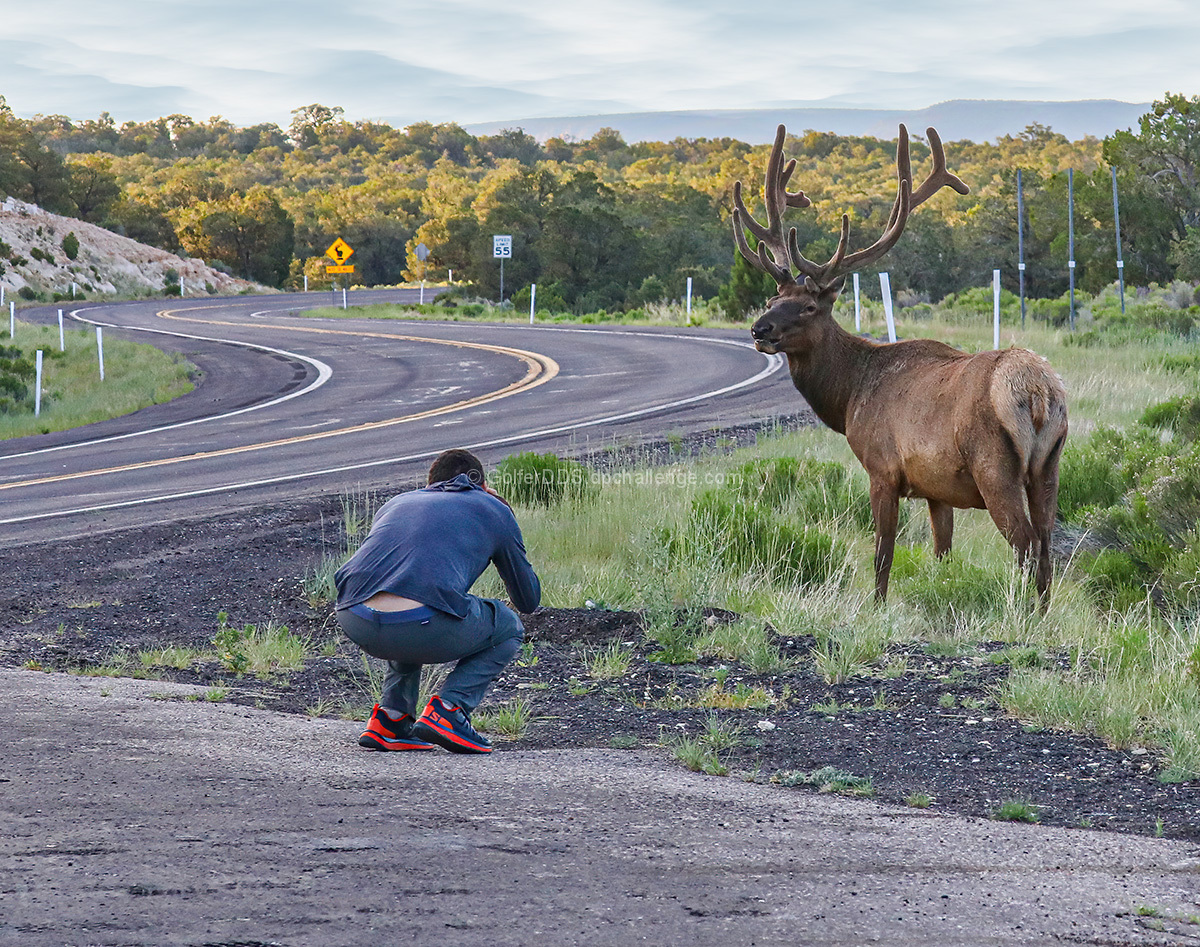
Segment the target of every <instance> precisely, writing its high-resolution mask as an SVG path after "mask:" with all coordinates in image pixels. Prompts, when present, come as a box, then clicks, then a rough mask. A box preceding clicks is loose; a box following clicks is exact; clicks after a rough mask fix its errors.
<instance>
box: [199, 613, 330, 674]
mask: <svg viewBox="0 0 1200 947" xmlns="http://www.w3.org/2000/svg"><path fill="white" fill-rule="evenodd" d="M310 646H311V642H310V640H309V639H308V638H307V637H303V638H302V637H300V636H298V635H294V634H292V633H291V632H290V631H289V630H288V627H287V625H281V624H279V623H277V622H273V621H269V622H267V623H266V624H264V625H262V626H261V627H260V626H258V625H254V624H250V623H247V624H245V625H243V626H242V627H241V628H237V627H234V626H233V625H230V624H229V622H228V616H227V615H226V613H225V612H220V613H218V615H217V632H216V634H215V635H214V636H213V647H214V648H215V649H216V654H217V658H218V659H219V660H220V661H221V663H222V664H224V665H225V667H226V668H227V669H228V670H230V671H233V672H234V673H235V674H237V675H238V676H241V675H242V674H246V673H250V674H256V675H260V676H263V675H268V676H269V675H286V674H287V672H289V671H299V670H301V669H302V668H303V667H304V662H305V660H306V659H307V658H308V657H309V653H310V650H311V647H310Z"/></svg>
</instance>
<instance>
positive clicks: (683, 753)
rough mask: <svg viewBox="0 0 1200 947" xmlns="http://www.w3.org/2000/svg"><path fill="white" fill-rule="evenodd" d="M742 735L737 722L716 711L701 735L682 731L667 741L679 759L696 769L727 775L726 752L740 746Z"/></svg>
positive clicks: (689, 767)
mask: <svg viewBox="0 0 1200 947" xmlns="http://www.w3.org/2000/svg"><path fill="white" fill-rule="evenodd" d="M740 734H741V728H740V727H739V726H738V725H737V724H735V723H733V722H731V721H727V720H722V719H721V718H720V717H718V716H717V715H716V714H709V716H708V717H707V718H706V719H705V721H704V729H703V730H701V731H700V732H698V733H697V734H695V735H692V734H689V733H688V732H687V731H686V730H681V731H679V732H678V733H675V734H672V735H671V736H669V737H667V738H665V739H664V741H663V742H664V743H665V744H666V745H667V746H668V747H669V748H670V750H671V753H672V755H673V756H674V757H675V759H677V760H678V761H679V762H681V763H682V764H683V765H684V766H686V767H687V768H688V769H690V770H691V771H692V772H695V773H706V774H707V775H709V776H727V775H728V774H729V766H728V765H727V764H726V761H725V760H726V755H727V754H728V751H729V750H731V749H732V748H733V747H735V746H737V745H738V743H739V742H740Z"/></svg>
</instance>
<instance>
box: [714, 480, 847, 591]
mask: <svg viewBox="0 0 1200 947" xmlns="http://www.w3.org/2000/svg"><path fill="white" fill-rule="evenodd" d="M691 530H692V535H693V541H696V540H698V541H700V542H703V543H704V544H705V545H706V546H709V547H710V548H711V549H712V551H713V552H714V553H715V554H716V556H717V558H718V559H720V561H722V562H723V563H724V564H725V565H727V566H729V567H731V568H733V569H737V570H739V571H741V572H746V573H760V574H764V575H768V576H770V577H771V578H772V579H774V580H775V581H778V582H785V583H790V584H798V585H818V584H820V583H823V582H825V581H827V580H828V579H829V578H830V577H831V576H832V575H833V574H834V572H835V570H836V569H837V567H839V566H840V565H841V563H842V562H843V561H844V559H845V555H846V553H845V550H844V549H842V548H841V547H840V545H839V544H836V543H835V542H834V540H833V539H832V537H830V536H829V535H828V534H827V533H825V532H823V531H822V530H820V529H818V528H817V527H815V526H809V525H806V524H803V523H800V522H797V520H796V519H794V518H792V517H789V516H782V515H780V512H779V511H778V510H776V509H774V508H770V507H768V506H765V505H763V504H761V503H756V502H753V501H750V500H747V499H745V498H744V497H738V496H731V495H730V493H729V492H728V491H721V490H710V491H708V492H706V493H702V494H700V495H699V496H697V497H696V498H695V499H694V500H693V501H692V512H691Z"/></svg>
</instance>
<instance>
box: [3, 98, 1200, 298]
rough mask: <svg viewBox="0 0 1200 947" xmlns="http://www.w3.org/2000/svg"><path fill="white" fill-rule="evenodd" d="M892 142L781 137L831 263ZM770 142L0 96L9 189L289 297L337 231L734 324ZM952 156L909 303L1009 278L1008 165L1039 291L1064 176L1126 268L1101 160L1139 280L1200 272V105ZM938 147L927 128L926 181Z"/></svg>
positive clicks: (380, 278)
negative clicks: (44, 108) (748, 217)
mask: <svg viewBox="0 0 1200 947" xmlns="http://www.w3.org/2000/svg"><path fill="white" fill-rule="evenodd" d="M895 148H896V143H895V141H894V140H893V141H883V140H878V139H874V138H855V137H845V136H837V135H833V134H827V133H822V132H815V131H805V132H803V133H802V134H800V135H798V136H793V137H791V138H789V140H788V143H787V146H786V149H787V153H788V155H789V156H794V157H796V158H797V159H798V167H797V170H796V173H795V175H794V176H793V178H792V181H793V186H799V187H801V188H802V189H803V190H804V191H805V192H806V193H807V194H808V195H809V197H810V198H812V201H813V206H812V207H810V208H808V209H806V210H803V211H792V216H791V219H790V220H789V223H790V224H791V225H794V226H795V227H796V228H797V231H798V236H799V244H800V246H801V248H802V249H803V251H804V253H805V255H806V256H809V257H810V258H818V257H819V258H821V259H824V258H827V257H828V256H829V255H830V254H832V252H833V249H834V247H835V244H836V235H837V232H838V227H839V222H840V218H841V215H842V214H843V213H847V214H849V215H850V218H851V221H852V240H855V241H856V242H857V243H859V244H865V243H869V242H871V241H873V240H874V239H875V238H876V237H877V236H878V234H879V233H880V232H881V231H882V229H883V227H884V225H885V223H886V219H887V215H888V213H889V211H890V209H891V204H892V200H893V197H894V195H895V167H894V161H895ZM767 150H768V149H767V147H766V146H754V147H751V146H750V145H747V144H745V143H743V142H739V141H735V140H733V139H711V140H710V139H697V140H690V139H676V140H675V141H671V142H654V143H639V144H627V143H626V142H625V141H623V140H622V138H621V136H620V135H619V134H618V133H617V132H615V131H613V130H612V129H603V130H601V131H600V132H598V133H597V134H596V135H595V136H593V137H592V138H590V139H588V140H586V141H564V140H560V139H550V140H549V141H547V142H545V143H544V144H542V143H539V142H538V141H536V140H535V139H533V138H532V137H530V136H529V135H527V134H525V133H524V132H522V131H521V130H519V129H512V130H506V131H503V132H501V133H500V134H497V135H492V136H480V137H476V136H473V135H471V134H469V133H468V132H466V131H465V130H464V129H462V128H460V127H459V126H457V125H454V124H442V125H434V124H429V123H418V124H415V125H410V126H408V127H407V128H404V129H397V128H393V127H391V126H389V125H385V124H377V123H372V122H349V121H346V120H345V119H344V117H343V113H342V110H341V109H340V108H332V107H327V106H324V105H319V104H314V105H308V106H305V107H303V108H298V109H296V110H295V111H294V112H293V115H292V122H291V124H290V125H289V127H288V128H287V129H282V128H279V127H278V126H277V125H274V124H263V125H254V126H250V127H246V128H239V127H236V126H234V125H233V124H231V123H230V122H227V121H225V120H224V119H222V118H220V117H215V118H211V119H209V120H208V121H196V120H194V119H192V118H190V117H188V116H186V115H169V116H166V117H165V118H160V119H157V120H155V121H152V122H126V123H124V124H122V125H117V123H116V122H115V121H114V120H113V119H112V117H111V116H109V115H108V114H107V113H104V114H101V115H100V117H99V118H97V119H94V120H84V121H73V120H71V119H69V118H66V117H65V116H61V115H50V116H37V117H35V118H33V119H29V120H25V119H19V118H17V117H15V116H14V115H13V113H12V111H11V110H10V109H9V108H8V106H7V104H6V103H5V102H4V99H3V97H2V96H0V193H3V194H10V195H13V196H16V197H19V198H21V199H23V200H28V201H31V202H33V203H36V204H38V205H40V206H42V207H43V208H45V209H47V210H50V211H54V212H57V213H61V214H66V215H69V216H75V217H79V218H82V219H83V220H87V221H91V222H93V223H97V224H100V225H102V226H104V227H107V228H109V229H111V230H114V231H116V232H119V233H123V234H126V235H128V236H130V237H134V238H136V239H137V240H141V241H143V242H146V243H149V244H153V245H155V246H158V247H162V248H164V249H167V250H171V251H175V252H181V253H184V254H186V255H188V256H195V257H201V258H203V259H205V260H206V261H208V262H210V263H212V264H214V265H218V266H221V267H224V268H227V269H228V270H229V271H230V272H233V273H235V274H237V275H238V276H243V277H246V278H249V279H253V280H256V281H259V282H262V283H267V284H270V285H275V286H295V285H298V284H299V283H300V281H301V280H302V279H303V276H304V275H305V274H307V275H308V276H309V277H310V281H311V280H316V281H318V282H316V283H314V284H313V285H320V282H319V281H320V280H321V279H322V278H323V273H324V267H323V263H322V255H323V253H324V251H325V248H326V247H327V246H328V245H329V244H330V242H332V240H333V239H334V238H336V237H339V236H340V237H342V238H343V239H345V240H346V241H347V242H348V243H349V244H350V245H351V246H352V247H354V249H355V251H356V254H355V257H354V260H353V262H354V263H355V264H356V272H355V275H354V280H355V282H358V283H361V284H364V285H380V284H394V283H397V282H401V281H403V280H406V279H420V278H427V279H430V280H438V279H445V278H446V276H447V273H448V271H453V274H454V278H455V281H456V282H458V281H468V282H471V283H474V284H475V286H476V288H477V291H478V293H479V294H480V295H481V296H484V297H490V298H493V299H494V298H496V296H497V294H498V292H499V269H498V266H497V261H496V260H494V259H493V257H492V236H493V235H494V234H511V235H512V237H513V256H512V258H511V259H510V260H508V261H507V262H506V271H505V289H506V291H507V292H508V293H510V294H511V292H513V291H516V290H519V289H520V288H522V287H524V286H527V285H528V284H529V283H530V282H536V283H537V284H538V299H539V300H540V301H542V302H543V303H545V304H547V305H548V306H551V305H553V306H561V307H563V308H565V309H570V310H574V311H577V312H589V311H596V310H600V309H605V310H608V311H616V310H621V309H627V308H630V307H633V306H637V305H641V304H644V303H646V302H654V301H659V300H662V299H671V298H679V297H680V296H681V295H682V294H683V292H684V286H685V284H686V281H687V278H688V277H691V278H692V280H693V290H694V292H695V293H696V294H698V295H699V296H702V297H705V298H714V297H720V298H721V300H722V302H723V304H724V305H725V308H726V310H727V311H728V312H729V313H730V314H731V315H738V314H740V313H741V312H742V311H744V310H745V309H747V308H749V307H752V306H754V305H757V304H759V303H760V302H761V301H762V300H763V299H764V298H765V297H766V295H767V294H768V293H769V292H770V291H772V290H773V288H774V287H773V284H770V283H766V282H765V281H764V278H763V277H762V276H761V275H760V274H758V273H757V272H754V271H752V270H750V269H749V268H748V267H746V266H745V265H744V264H743V263H742V262H741V261H740V260H735V254H734V250H733V239H732V235H731V233H730V230H729V213H730V206H731V195H732V191H733V184H734V181H736V180H739V179H740V180H742V181H743V182H745V184H746V186H747V190H748V191H749V192H751V193H758V191H759V189H760V188H761V183H762V176H763V170H764V167H765V164H766V157H767ZM946 153H947V157H948V161H949V165H950V167H951V169H952V170H954V171H955V172H956V173H957V174H958V175H959V176H960V177H961V178H962V179H963V180H964V181H966V182H967V183H968V184H969V185H970V186H971V194H969V195H967V196H959V195H957V194H954V193H951V192H949V191H948V190H943V191H942V192H941V193H939V194H938V195H937V196H936V197H934V198H933V199H931V200H930V201H929V203H928V204H926V205H925V206H923V207H922V208H921V209H920V210H919V211H917V212H916V213H915V214H914V215H913V216H912V218H911V220H910V221H909V224H908V227H907V230H906V232H905V235H904V237H903V238H902V239H901V241H900V243H899V244H898V246H897V247H896V248H895V249H894V250H893V251H892V252H891V254H890V255H889V256H888V257H887V258H886V259H885V261H884V268H886V269H887V270H888V271H889V273H890V274H891V282H892V286H893V287H894V289H895V290H897V291H898V294H899V296H900V298H901V299H902V300H905V299H907V300H918V299H920V300H931V301H937V300H939V299H941V298H942V297H943V296H945V295H946V294H948V293H950V292H956V291H959V290H962V289H964V288H967V287H971V286H980V285H984V284H987V283H988V282H989V281H990V279H991V271H992V270H993V269H994V268H997V267H998V268H1000V269H1001V270H1002V273H1003V278H1004V280H1005V283H1006V285H1008V286H1009V287H1010V288H1013V289H1015V288H1016V280H1017V266H1016V263H1017V229H1016V228H1017V213H1016V205H1017V194H1016V172H1017V169H1018V168H1019V169H1022V172H1023V173H1022V179H1023V185H1024V187H1023V190H1024V203H1025V208H1026V226H1025V248H1026V254H1025V256H1026V261H1027V270H1026V291H1027V292H1028V293H1029V294H1030V295H1032V296H1041V297H1055V296H1058V295H1061V294H1062V292H1063V291H1064V290H1065V289H1066V287H1067V280H1068V275H1067V273H1068V270H1067V256H1068V253H1067V193H1066V192H1067V170H1068V169H1073V170H1074V185H1075V244H1076V249H1075V256H1076V259H1077V261H1078V263H1077V269H1076V280H1077V284H1078V285H1079V286H1080V287H1081V288H1083V289H1088V290H1096V289H1098V288H1100V287H1101V286H1104V285H1106V284H1108V283H1110V282H1112V281H1113V280H1114V279H1115V278H1116V267H1115V258H1116V247H1115V236H1114V225H1113V205H1112V179H1111V176H1110V175H1111V171H1110V168H1115V169H1116V174H1117V181H1118V185H1119V188H1120V194H1121V236H1122V241H1123V245H1124V258H1125V278H1126V281H1127V283H1129V284H1131V285H1146V284H1148V283H1150V282H1160V283H1161V282H1166V281H1169V280H1172V279H1176V278H1179V279H1187V280H1200V96H1198V97H1193V98H1190V99H1189V98H1186V97H1184V96H1182V95H1171V94H1168V95H1166V96H1164V98H1163V99H1162V100H1161V101H1159V102H1156V103H1155V105H1154V108H1153V110H1152V111H1151V112H1150V113H1149V114H1147V115H1146V116H1144V117H1143V119H1142V121H1141V124H1140V127H1139V129H1138V130H1137V131H1133V132H1130V131H1124V132H1116V133H1114V134H1113V135H1111V136H1110V137H1108V138H1106V139H1104V141H1099V140H1097V139H1094V138H1089V139H1085V140H1083V141H1078V142H1071V141H1068V140H1067V139H1066V138H1065V137H1063V136H1062V135H1059V134H1056V133H1055V132H1054V131H1053V130H1052V129H1050V128H1047V127H1044V126H1039V125H1032V126H1030V127H1029V128H1027V129H1026V130H1025V131H1024V132H1023V133H1022V134H1020V135H1017V136H1014V137H1006V138H1002V139H1000V140H999V141H997V142H996V143H994V144H976V143H973V142H968V141H960V142H947V143H946ZM927 156H928V149H927V148H926V147H925V146H924V143H923V142H922V141H921V139H920V138H919V137H917V138H915V139H914V144H913V161H914V175H915V176H917V177H918V178H919V177H920V176H922V175H923V174H924V170H925V169H924V166H923V161H924V160H925V159H926V158H927ZM422 242H423V243H424V244H425V245H426V246H427V247H428V248H429V251H430V253H429V257H428V259H427V260H426V261H424V263H422V262H419V261H418V260H417V257H416V247H417V245H418V244H419V243H422Z"/></svg>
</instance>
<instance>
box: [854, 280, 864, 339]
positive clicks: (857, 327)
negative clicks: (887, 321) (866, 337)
mask: <svg viewBox="0 0 1200 947" xmlns="http://www.w3.org/2000/svg"><path fill="white" fill-rule="evenodd" d="M854 331H855V332H862V298H861V296H859V291H858V274H857V273H855V274H854Z"/></svg>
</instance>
